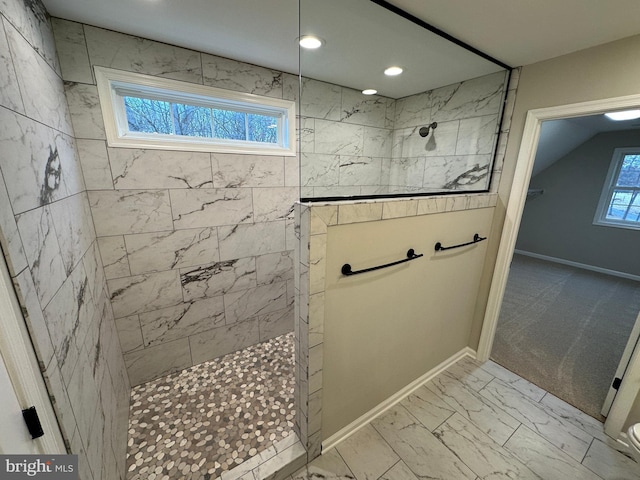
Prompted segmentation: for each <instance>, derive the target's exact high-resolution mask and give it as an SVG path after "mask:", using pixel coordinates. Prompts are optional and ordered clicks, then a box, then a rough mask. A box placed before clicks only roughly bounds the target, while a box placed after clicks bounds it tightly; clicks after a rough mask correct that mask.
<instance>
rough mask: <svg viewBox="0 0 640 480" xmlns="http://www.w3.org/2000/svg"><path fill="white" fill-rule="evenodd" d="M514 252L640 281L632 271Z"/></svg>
mask: <svg viewBox="0 0 640 480" xmlns="http://www.w3.org/2000/svg"><path fill="white" fill-rule="evenodd" d="M514 253H518V254H520V255H525V256H527V257H533V258H538V259H540V260H546V261H547V262H554V263H560V264H561V265H569V266H570V267H576V268H582V269H583V270H590V271H592V272H598V273H604V274H606V275H611V276H613V277H620V278H627V279H629V280H635V281H636V282H639V281H640V275H633V274H632V273H626V272H619V271H617V270H609V269H608V268H602V267H595V266H593V265H587V264H585V263H579V262H572V261H571V260H565V259H563V258H556V257H549V256H547V255H541V254H539V253H533V252H527V251H525V250H518V249H515V250H514Z"/></svg>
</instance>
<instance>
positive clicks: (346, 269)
mask: <svg viewBox="0 0 640 480" xmlns="http://www.w3.org/2000/svg"><path fill="white" fill-rule="evenodd" d="M423 255H424V254H423V253H419V254H416V252H415V251H414V250H413V248H410V249H409V251H408V252H407V258H404V259H402V260H398V261H397V262H391V263H386V264H384V265H378V266H377V267H370V268H364V269H362V270H356V271H355V272H354V271H353V270H351V265H349V264H348V263H345V264H344V265H343V266H342V269H341V272H342V274H343V275H345V276H347V277H348V276H349V275H358V274H359V273H365V272H373V271H374V270H380V269H381V268H387V267H392V266H394V265H399V264H401V263H404V262H410V261H411V260H415V259H416V258H420V257H422V256H423Z"/></svg>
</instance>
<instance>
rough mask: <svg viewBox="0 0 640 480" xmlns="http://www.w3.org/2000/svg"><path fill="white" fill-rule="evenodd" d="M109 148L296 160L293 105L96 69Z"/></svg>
mask: <svg viewBox="0 0 640 480" xmlns="http://www.w3.org/2000/svg"><path fill="white" fill-rule="evenodd" d="M95 73H96V84H97V86H98V95H99V98H100V107H101V109H102V115H103V120H104V126H105V133H106V137H107V144H108V145H109V146H110V147H124V148H157V149H160V150H186V151H194V152H222V153H235V154H246V155H274V156H276V155H278V156H279V155H283V156H295V154H296V142H295V138H296V135H295V124H296V122H295V119H296V108H295V102H293V101H292V100H285V99H280V98H273V97H267V96H264V95H257V94H252V93H247V92H236V91H232V90H227V89H223V88H216V87H211V86H208V85H198V84H195V83H189V82H182V81H179V80H173V79H169V78H162V77H154V76H151V75H143V74H140V73H133V72H124V71H121V70H113V69H110V68H104V67H95Z"/></svg>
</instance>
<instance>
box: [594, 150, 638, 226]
mask: <svg viewBox="0 0 640 480" xmlns="http://www.w3.org/2000/svg"><path fill="white" fill-rule="evenodd" d="M593 223H594V224H596V225H607V226H611V227H620V228H632V229H640V147H637V148H616V150H615V151H614V154H613V159H612V160H611V166H610V167H609V173H608V174H607V180H606V182H605V184H604V188H603V190H602V195H601V196H600V202H599V203H598V209H597V210H596V216H595V218H594V221H593Z"/></svg>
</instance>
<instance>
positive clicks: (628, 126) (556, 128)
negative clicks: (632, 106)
mask: <svg viewBox="0 0 640 480" xmlns="http://www.w3.org/2000/svg"><path fill="white" fill-rule="evenodd" d="M616 130H638V134H639V138H640V119H638V120H629V121H625V122H614V121H613V120H609V119H607V118H606V117H605V116H604V115H589V116H585V117H576V118H570V119H563V120H550V121H546V122H543V123H542V126H541V128H540V139H539V140H538V149H537V151H536V160H535V163H534V165H533V171H532V173H531V176H532V177H533V176H536V175H537V174H539V173H540V172H542V171H543V170H545V169H547V168H549V167H550V166H551V165H553V164H554V163H555V162H557V161H558V160H560V159H561V158H562V157H564V156H565V155H566V154H568V153H569V152H571V151H572V150H575V149H576V148H578V147H579V146H580V145H582V144H583V143H584V142H586V141H587V140H589V139H590V138H592V137H593V136H594V135H597V134H598V133H601V132H613V131H616Z"/></svg>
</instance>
